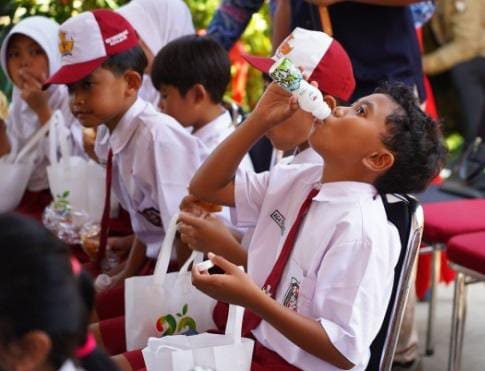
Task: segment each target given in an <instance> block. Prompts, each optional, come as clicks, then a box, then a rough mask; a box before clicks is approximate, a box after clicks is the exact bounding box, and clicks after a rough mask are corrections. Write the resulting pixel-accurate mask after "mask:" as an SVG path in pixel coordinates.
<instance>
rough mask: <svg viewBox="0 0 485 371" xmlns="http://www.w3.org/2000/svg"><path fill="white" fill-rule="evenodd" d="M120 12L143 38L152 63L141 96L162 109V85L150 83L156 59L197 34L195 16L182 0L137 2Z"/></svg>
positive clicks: (143, 44)
mask: <svg viewBox="0 0 485 371" xmlns="http://www.w3.org/2000/svg"><path fill="white" fill-rule="evenodd" d="M117 12H119V14H121V15H122V16H123V17H125V18H126V19H127V20H128V22H130V23H131V25H132V26H133V28H134V29H135V30H136V32H137V33H138V36H139V37H140V46H141V48H142V49H143V52H144V53H145V56H146V57H147V60H148V63H147V67H146V68H145V71H144V72H145V73H144V74H143V82H142V86H141V88H140V91H139V93H138V95H139V96H140V97H141V98H143V99H144V100H146V101H148V102H150V103H152V104H153V105H154V106H158V103H159V100H160V93H159V91H158V85H155V86H154V85H153V84H152V81H151V79H150V74H151V71H152V63H153V58H154V57H155V55H157V53H158V52H159V51H160V49H162V48H163V47H164V46H165V45H166V44H167V43H169V42H170V41H172V40H175V39H176V38H178V37H180V36H184V35H191V34H194V32H195V30H194V25H193V24H192V15H191V14H190V10H189V8H188V6H187V4H185V3H184V2H183V1H182V0H133V1H130V2H129V3H127V4H125V5H123V6H122V7H120V8H119V9H118V10H117Z"/></svg>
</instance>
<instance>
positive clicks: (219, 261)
mask: <svg viewBox="0 0 485 371" xmlns="http://www.w3.org/2000/svg"><path fill="white" fill-rule="evenodd" d="M208 256H209V259H210V260H211V261H212V262H213V263H214V264H215V265H217V266H218V267H219V268H221V269H222V270H223V271H224V272H226V273H230V274H234V273H237V272H240V270H239V268H238V266H237V265H235V264H232V263H231V262H230V261H229V260H226V259H224V258H223V257H222V256H220V255H216V254H213V253H211V252H210V253H209V254H208Z"/></svg>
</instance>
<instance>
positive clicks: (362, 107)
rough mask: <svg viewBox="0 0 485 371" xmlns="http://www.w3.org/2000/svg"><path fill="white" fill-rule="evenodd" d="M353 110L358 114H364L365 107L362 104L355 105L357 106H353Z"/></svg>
mask: <svg viewBox="0 0 485 371" xmlns="http://www.w3.org/2000/svg"><path fill="white" fill-rule="evenodd" d="M355 112H356V113H357V114H358V115H359V116H365V107H364V106H363V105H360V106H357V107H355Z"/></svg>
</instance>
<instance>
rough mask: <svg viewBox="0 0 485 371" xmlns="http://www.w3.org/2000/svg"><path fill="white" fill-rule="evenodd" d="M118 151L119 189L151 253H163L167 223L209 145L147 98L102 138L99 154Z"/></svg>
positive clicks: (115, 172)
mask: <svg viewBox="0 0 485 371" xmlns="http://www.w3.org/2000/svg"><path fill="white" fill-rule="evenodd" d="M109 148H111V149H112V151H113V172H112V186H113V190H114V192H115V194H116V196H117V197H118V199H119V200H120V203H121V205H122V206H123V207H124V208H125V209H126V210H128V212H129V213H130V218H131V224H132V227H133V231H134V232H135V234H136V236H137V238H138V239H139V240H140V241H142V242H143V243H144V244H145V245H146V247H147V250H146V255H147V256H148V257H150V258H155V257H157V256H158V252H159V250H160V244H161V241H162V239H163V237H164V234H165V231H164V226H166V225H168V223H169V221H170V218H171V217H172V216H173V215H174V214H175V213H177V212H178V211H179V205H180V201H181V200H182V198H183V197H184V196H185V195H186V194H187V187H188V185H189V182H190V180H191V179H192V176H193V174H194V173H195V171H196V170H197V169H198V167H199V165H200V164H201V163H202V161H203V160H204V159H205V158H206V157H207V149H206V148H205V146H204V145H203V144H202V143H201V142H200V141H199V140H198V139H197V138H195V137H194V136H192V135H190V134H188V133H187V132H186V131H185V130H183V128H181V126H180V125H179V124H178V123H177V122H176V121H175V120H174V119H173V118H171V117H170V116H167V115H165V114H163V113H160V112H157V111H156V110H155V108H154V107H153V106H152V105H151V104H150V103H148V102H145V101H144V100H142V99H141V98H138V99H137V101H136V102H135V103H134V104H133V105H132V106H131V107H130V109H129V110H128V111H127V112H126V113H125V114H124V116H123V117H122V118H121V120H120V121H119V123H118V124H117V126H116V128H115V129H114V130H113V132H112V133H111V135H110V136H109V138H108V140H106V136H104V135H101V136H100V137H99V139H98V138H97V139H96V146H95V151H96V154H97V156H99V158H101V159H105V158H106V156H107V153H108V151H109Z"/></svg>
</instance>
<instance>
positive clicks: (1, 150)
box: [0, 119, 11, 157]
mask: <svg viewBox="0 0 485 371" xmlns="http://www.w3.org/2000/svg"><path fill="white" fill-rule="evenodd" d="M10 150H11V147H10V141H9V140H8V135H7V125H5V121H3V120H2V119H0V157H2V156H4V155H6V154H7V153H10Z"/></svg>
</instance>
